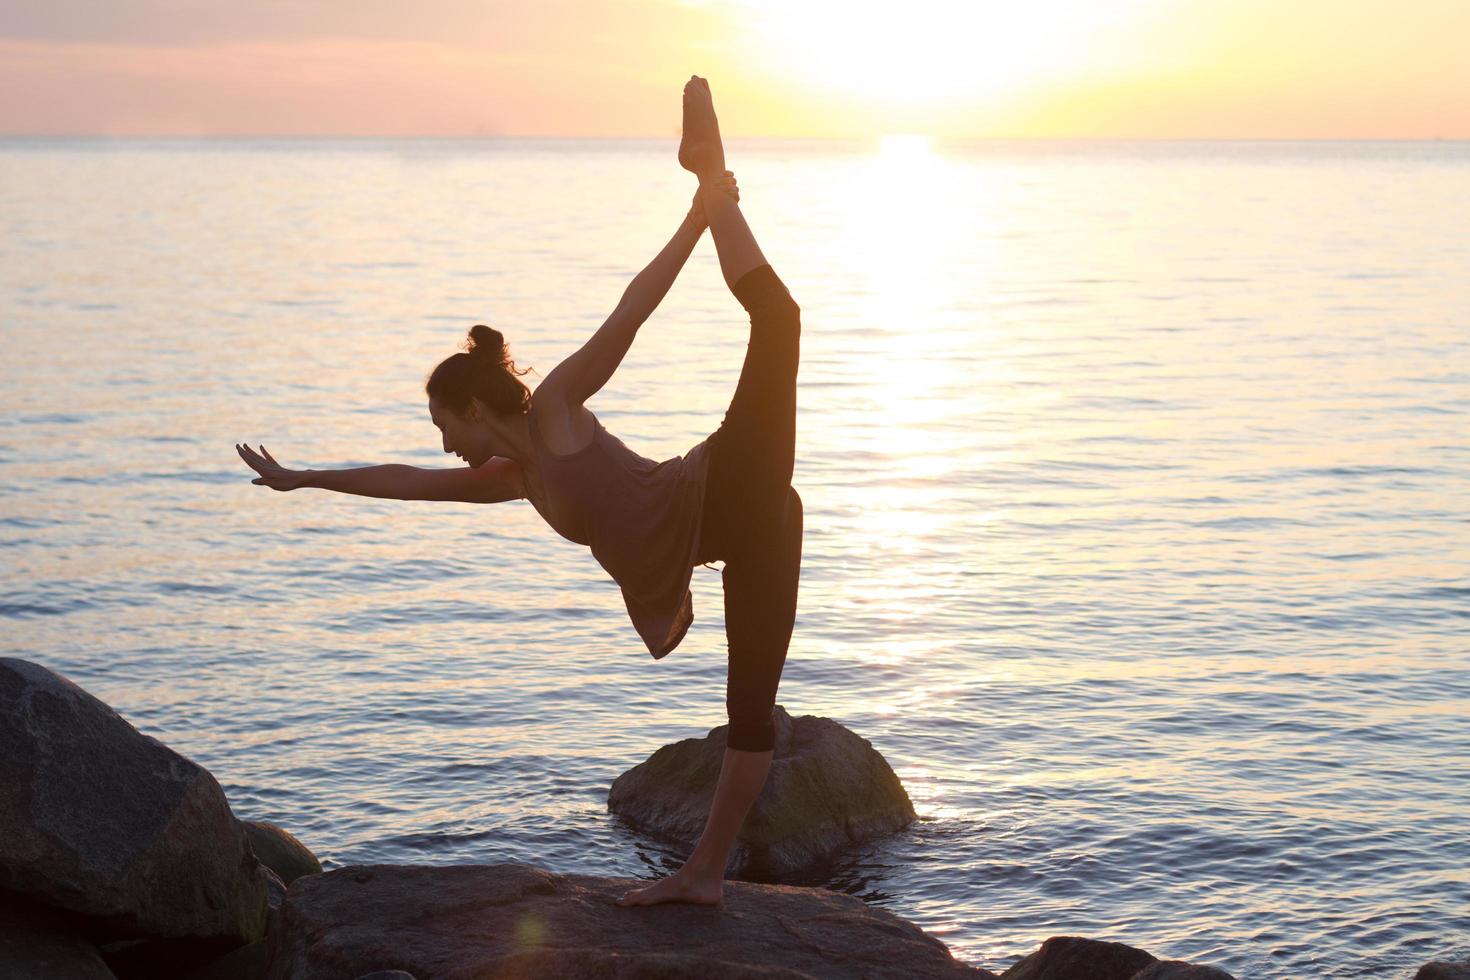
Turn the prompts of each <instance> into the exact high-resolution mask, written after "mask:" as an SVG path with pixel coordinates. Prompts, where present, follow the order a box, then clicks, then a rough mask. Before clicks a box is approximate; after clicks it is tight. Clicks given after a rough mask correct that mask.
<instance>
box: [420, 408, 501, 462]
mask: <svg viewBox="0 0 1470 980" xmlns="http://www.w3.org/2000/svg"><path fill="white" fill-rule="evenodd" d="M465 415H466V416H467V417H465V418H461V417H460V416H458V415H455V414H454V413H453V412H451V411H450V410H449V409H447V408H445V407H444V406H443V405H440V404H439V403H438V402H437V401H435V400H434V399H433V398H430V399H429V418H431V419H433V421H434V424H435V425H436V426H438V427H439V432H440V433H441V434H442V435H443V436H444V451H445V452H446V453H454V455H456V456H458V457H459V458H460V459H462V460H464V461H465V462H466V463H469V464H470V465H471V466H479V465H480V464H481V463H483V462H485V460H487V459H489V458H490V457H491V456H493V455H494V452H493V451H492V449H491V446H490V441H491V439H492V438H493V434H492V433H491V432H490V430H489V428H488V427H486V426H485V425H484V424H482V423H481V421H480V408H479V406H478V405H476V404H475V402H474V401H471V402H470V404H469V407H468V408H466V409H465Z"/></svg>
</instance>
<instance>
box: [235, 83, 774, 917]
mask: <svg viewBox="0 0 1470 980" xmlns="http://www.w3.org/2000/svg"><path fill="white" fill-rule="evenodd" d="M679 162H680V164H681V165H682V166H683V167H684V168H685V169H687V170H690V171H692V172H693V173H694V174H695V175H696V176H697V177H698V178H699V187H700V189H699V191H698V192H696V194H695V206H694V207H693V208H691V210H690V213H689V214H688V215H687V216H686V217H685V219H684V221H683V223H682V224H681V225H680V226H679V230H678V231H677V232H675V233H674V237H673V238H672V239H671V240H670V241H669V243H668V245H666V246H665V247H664V249H663V251H662V252H660V253H659V255H658V257H657V258H655V259H654V260H653V262H651V263H650V264H649V265H648V267H647V268H645V269H644V270H643V271H642V272H641V273H639V274H638V276H637V277H635V278H634V280H633V282H632V284H631V285H629V286H628V288H627V290H626V292H625V293H624V294H623V298H622V300H621V302H620V303H619V304H618V307H617V309H615V310H614V311H613V313H612V315H611V316H609V317H608V319H607V321H606V322H605V323H603V325H602V326H601V327H600V328H599V329H598V331H597V332H596V334H594V335H593V337H592V339H591V340H589V341H588V342H587V343H586V344H585V345H584V346H583V347H582V348H581V349H580V350H578V351H577V352H576V353H574V354H572V355H571V356H570V357H568V358H567V359H566V360H564V361H562V362H561V363H560V364H558V365H557V367H556V368H555V370H553V371H552V372H551V373H550V374H548V375H547V376H546V379H545V380H544V381H543V382H542V383H541V384H540V385H539V386H537V388H536V392H535V395H534V397H533V396H532V394H531V392H530V391H529V390H528V389H527V388H526V386H525V385H524V384H523V383H522V382H521V381H520V378H519V375H521V374H524V373H525V372H524V371H523V370H519V369H517V368H516V367H515V364H514V362H513V361H512V360H511V359H510V357H509V354H508V352H507V351H506V349H505V344H504V339H503V338H502V337H501V335H500V333H499V332H498V331H495V330H492V329H490V328H489V327H486V326H476V327H474V328H473V329H472V330H471V331H470V340H471V349H470V350H469V352H468V353H462V354H454V355H452V356H450V357H448V358H446V359H445V360H444V362H443V363H441V364H440V365H439V366H438V367H437V368H436V369H435V370H434V372H433V373H432V374H431V375H430V377H429V380H428V384H427V385H426V389H427V393H428V395H429V415H430V417H431V418H432V419H433V421H434V424H435V425H437V426H438V427H439V429H440V430H441V431H442V433H443V437H444V451H445V452H452V453H454V454H455V455H457V456H459V457H460V458H461V459H463V460H464V461H465V462H467V463H468V464H469V468H468V469H457V470H431V469H421V468H418V467H412V466H404V465H399V464H389V465H386V466H369V467H363V468H359V469H349V470H308V471H292V470H287V469H285V468H283V467H281V466H280V465H279V464H278V463H276V461H275V459H274V458H273V457H272V456H271V455H270V454H269V453H268V452H266V450H265V447H264V446H262V447H261V449H260V453H259V454H257V453H255V452H254V451H252V450H251V449H250V448H249V447H245V446H236V449H237V450H238V451H239V453H240V455H241V456H242V457H243V458H244V460H245V462H246V463H248V464H249V465H250V466H251V467H252V468H253V469H254V470H255V471H256V472H257V473H258V474H259V477H258V478H257V479H255V480H254V481H252V482H254V483H257V484H261V485H264V486H268V487H272V488H273V489H276V490H291V489H295V488H296V487H302V486H310V487H321V488H324V489H328V490H338V491H341V492H344V493H355V494H364V495H367V496H373V497H393V498H399V499H407V500H458V501H471V502H475V503H494V502H497V501H504V500H518V499H521V498H525V499H527V500H529V501H530V502H531V504H532V505H533V506H534V507H535V508H536V510H537V511H538V512H539V513H540V514H541V516H542V517H543V518H545V520H546V522H547V523H548V524H550V525H551V526H552V528H553V529H554V530H556V531H557V532H558V533H559V534H561V535H563V536H564V537H566V538H568V539H570V540H572V541H575V542H577V543H579V544H584V545H588V546H589V547H590V548H591V549H592V553H593V555H594V556H595V557H596V558H597V560H598V561H599V562H600V563H601V564H602V566H603V567H604V568H605V569H606V570H607V571H608V573H609V574H610V575H611V576H612V577H613V579H614V580H615V581H616V582H617V583H618V584H619V585H620V586H621V587H622V590H623V598H624V600H625V602H626V605H627V607H628V615H629V617H630V618H631V619H632V621H633V624H634V626H635V627H636V628H637V630H638V632H639V634H640V636H642V638H643V640H644V643H645V644H646V645H647V647H648V650H649V652H650V653H651V654H652V655H653V656H654V658H655V659H657V658H660V657H663V656H665V655H666V654H668V653H669V651H671V650H673V649H674V648H675V647H676V646H678V644H679V642H680V641H681V640H682V639H683V637H684V634H685V631H686V630H687V629H688V627H689V624H690V622H691V621H692V619H693V610H692V603H691V599H690V592H689V579H690V575H691V573H692V571H693V568H694V566H695V565H698V564H702V563H705V562H709V561H714V560H723V561H724V562H725V567H724V570H723V572H722V577H723V580H724V591H725V629H726V635H727V639H728V645H729V673H728V681H727V688H726V708H727V711H728V714H729V721H730V727H729V732H728V737H727V740H726V749H725V756H724V762H723V765H722V766H721V769H720V777H719V783H718V785H717V786H716V789H715V795H714V799H713V801H712V802H711V806H710V813H709V817H708V819H707V821H706V823H705V829H704V832H703V834H702V835H701V836H700V839H699V843H698V844H697V845H696V846H695V848H694V852H693V853H692V854H691V855H690V857H689V860H688V861H687V862H686V863H685V864H684V866H683V867H682V868H680V869H679V871H677V872H676V873H675V874H673V875H671V876H669V877H667V878H664V879H661V880H659V881H657V882H655V883H653V884H652V885H651V886H649V887H647V888H643V889H639V890H635V891H631V892H629V893H627V894H626V895H624V896H623V897H622V900H621V902H620V904H623V905H652V904H655V903H658V902H670V901H674V902H694V903H698V904H705V905H714V904H717V903H718V902H719V901H720V897H721V894H722V881H723V878H724V873H725V865H726V863H727V861H728V860H729V855H730V850H731V847H732V846H733V844H734V842H735V837H736V835H737V833H738V831H739V829H740V825H741V824H742V823H743V822H744V820H745V815H746V813H747V811H748V810H749V809H750V806H751V804H752V803H753V802H754V801H755V798H756V796H757V795H758V794H759V793H760V790H761V787H762V785H764V783H765V780H766V774H767V772H768V770H769V769H770V764H771V755H772V750H773V748H774V743H775V734H774V728H773V725H772V721H771V710H772V708H773V706H774V704H775V699H776V687H777V685H778V684H779V682H780V679H781V669H782V666H783V665H784V664H785V662H786V651H787V646H788V644H789V643H790V639H791V628H792V625H793V623H794V622H795V618H796V591H797V580H798V577H799V573H800V566H801V538H802V506H801V498H800V496H798V495H797V493H796V491H795V490H794V489H793V488H792V486H791V475H792V467H793V463H794V458H795V446H796V372H797V362H798V359H799V353H800V351H799V346H800V345H799V340H800V333H801V320H800V311H799V309H798V308H797V305H796V303H795V302H793V301H792V299H791V296H790V294H789V293H787V291H786V288H785V286H784V285H782V283H781V280H780V279H779V278H778V277H777V276H776V273H775V272H774V271H773V270H772V269H771V267H770V265H769V264H768V263H767V262H766V260H765V257H764V256H763V255H762V254H761V251H760V248H759V246H757V245H756V242H755V238H754V236H753V235H752V234H751V232H750V228H749V227H748V226H747V225H746V223H745V218H744V217H743V216H742V215H741V213H740V207H739V195H738V191H737V190H736V188H735V186H734V181H733V177H732V175H731V174H730V173H729V172H728V171H726V170H725V169H724V167H725V160H724V150H723V147H722V145H721V141H720V134H719V125H718V123H717V121H716V118H715V112H714V104H713V102H712V100H711V97H710V91H709V84H708V83H707V82H706V81H705V80H704V79H702V78H699V77H698V76H695V77H693V78H691V79H690V81H689V83H688V84H687V85H685V87H684V136H683V139H682V141H681V143H680V147H679ZM706 225H707V226H708V227H709V229H710V232H711V233H712V234H713V236H714V240H715V248H716V250H717V251H718V253H719V258H720V269H721V272H722V273H723V275H724V278H725V282H726V284H727V285H729V287H730V289H731V291H732V292H733V293H734V294H735V297H736V299H738V300H739V301H740V303H741V305H742V306H743V307H745V309H746V310H747V311H748V312H749V314H750V329H751V334H750V342H749V345H748V346H747V349H746V356H745V364H744V366H743V368H742V369H741V373H740V380H739V382H738V384H737V385H736V388H735V395H734V397H733V399H732V400H731V403H730V408H729V411H728V412H726V414H725V418H724V421H723V422H721V424H720V427H719V429H718V430H717V431H715V432H714V433H713V434H712V435H711V436H709V438H707V439H705V440H704V441H703V442H701V443H700V444H699V445H697V446H695V447H694V448H693V449H692V450H690V452H689V453H688V454H686V455H685V456H683V457H676V458H674V459H671V460H666V461H664V462H662V463H654V462H653V461H651V460H648V459H645V458H643V457H641V456H638V455H637V454H636V453H634V452H632V451H631V450H630V449H628V448H627V447H626V446H625V445H623V443H622V442H620V441H619V440H618V439H617V438H615V437H614V436H612V435H611V434H610V433H609V432H608V431H607V430H606V429H604V428H603V427H602V425H601V423H600V422H599V421H598V419H597V417H596V416H595V415H593V414H592V412H590V411H588V410H587V408H586V407H585V403H586V402H587V400H588V399H589V398H591V397H592V396H593V395H594V394H596V393H597V392H598V391H599V390H600V389H601V388H602V387H603V385H604V384H606V383H607V381H608V379H609V378H611V377H612V374H613V372H614V371H615V370H616V369H617V367H618V365H619V363H621V362H622V359H623V355H624V354H626V353H627V351H628V348H629V346H631V344H632V343H633V338H634V337H635V335H636V334H637V332H638V327H639V326H640V325H641V324H642V323H643V321H644V320H645V319H647V318H648V316H649V315H650V314H651V313H652V312H653V310H654V308H655V307H657V306H658V304H659V301H660V300H662V299H663V297H664V295H665V294H666V293H667V292H668V290H669V287H670V286H671V285H672V284H673V281H674V278H675V277H676V276H677V275H678V273H679V270H680V269H681V268H683V265H684V262H685V261H686V260H687V259H688V258H689V254H690V252H692V251H693V249H694V245H695V243H696V242H697V241H698V240H699V237H700V235H701V234H703V231H704V227H705V226H706Z"/></svg>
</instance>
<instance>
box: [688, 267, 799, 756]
mask: <svg viewBox="0 0 1470 980" xmlns="http://www.w3.org/2000/svg"><path fill="white" fill-rule="evenodd" d="M733 291H734V293H735V298H736V299H738V300H739V301H740V305H741V306H743V307H745V310H746V312H748V313H749V314H750V342H749V344H748V345H747V346H746V351H745V365H744V367H742V368H741V370H740V381H739V383H738V384H737V385H736V386H735V396H734V398H732V399H731V401H730V409H729V411H727V412H726V413H725V419H724V421H723V422H721V423H720V427H719V429H717V430H716V431H715V433H714V434H713V435H712V436H710V439H709V451H710V460H709V471H708V477H707V482H706V484H705V491H704V518H703V530H702V531H701V533H700V539H699V559H698V560H699V561H700V562H701V563H704V562H708V561H714V560H717V559H719V560H723V561H724V562H725V568H724V571H723V572H722V573H721V577H722V579H723V583H724V590H725V635H726V638H727V640H728V644H729V674H728V679H727V681H726V687H725V708H726V710H727V711H728V713H729V717H730V728H729V734H728V736H727V739H726V743H725V744H726V746H727V747H728V748H732V749H738V750H741V751H745V752H765V751H768V750H770V749H772V748H773V747H774V746H775V741H776V734H775V727H774V725H773V724H772V721H771V710H772V708H773V707H774V706H775V703H776V687H777V685H778V684H779V683H780V682H781V668H782V667H783V666H784V665H785V663H786V649H787V647H788V646H789V645H790V643H791V628H792V626H793V625H794V624H795V622H796V589H797V581H798V579H799V578H800V574H801V535H802V518H803V513H802V506H801V497H800V496H799V495H798V494H797V492H796V490H795V489H794V488H793V487H792V486H791V474H792V469H793V466H794V464H795V460H796V368H797V362H798V361H799V360H800V356H801V315H800V314H801V311H800V309H799V308H798V307H797V305H796V302H795V301H794V300H792V298H791V294H790V293H788V292H787V291H786V286H785V285H784V284H783V283H782V282H781V280H780V278H778V277H777V275H776V273H775V270H773V269H772V268H771V267H770V266H769V265H762V266H760V267H759V268H757V269H753V270H751V271H750V272H748V273H746V274H745V275H744V276H742V277H741V278H740V281H739V282H737V283H736V284H735V286H734V290H733Z"/></svg>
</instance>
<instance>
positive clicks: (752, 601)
mask: <svg viewBox="0 0 1470 980" xmlns="http://www.w3.org/2000/svg"><path fill="white" fill-rule="evenodd" d="M787 492H788V494H789V497H788V498H787V499H788V504H787V506H786V508H785V515H784V519H783V520H782V522H781V524H780V525H779V533H777V534H769V533H768V534H766V535H763V536H762V539H761V540H757V541H754V542H752V543H751V546H750V547H748V548H744V549H741V550H740V551H739V552H736V553H733V554H732V555H731V556H730V557H728V558H727V559H726V560H725V571H724V575H723V578H724V583H725V629H726V632H727V633H728V635H729V640H730V653H729V661H730V664H729V680H728V683H727V687H726V694H725V705H726V709H727V710H728V712H729V716H730V726H729V729H728V734H727V736H726V738H727V741H726V748H725V757H724V760H723V763H722V764H721V766H720V778H719V782H718V783H717V784H716V786H715V795H714V799H713V800H712V801H711V802H710V813H709V818H708V819H707V820H706V822H705V826H704V832H703V833H702V834H701V835H700V838H699V842H698V843H697V844H696V845H695V846H694V852H693V853H692V854H690V855H689V859H688V860H687V861H686V862H685V863H684V866H683V867H682V868H680V869H679V870H678V871H677V872H676V873H674V874H673V875H671V876H669V877H667V878H664V879H662V880H660V881H658V882H655V883H654V884H653V885H651V886H649V887H648V888H644V889H641V890H639V891H634V892H629V893H628V894H626V895H624V896H623V899H622V901H621V902H620V904H622V905H654V904H657V903H659V902H693V903H696V904H701V905H714V904H717V903H718V902H719V901H720V898H721V897H722V895H723V892H724V878H725V869H726V867H727V866H728V864H729V861H730V851H731V850H732V849H733V848H734V845H735V839H736V837H737V836H738V835H739V833H740V827H741V825H742V824H744V823H745V817H746V814H747V813H749V812H750V807H751V805H752V804H753V803H754V802H755V800H756V797H758V796H759V795H760V791H761V788H762V787H763V786H764V785H765V782H766V775H767V774H768V773H769V772H770V768H771V757H772V755H773V754H774V748H775V730H774V726H773V725H772V723H771V710H772V708H773V707H774V706H775V702H776V688H777V686H778V685H779V684H780V681H781V668H782V667H783V666H784V665H785V663H786V651H787V648H788V646H789V645H790V642H791V629H792V626H793V625H794V623H795V621H796V595H797V585H798V582H799V580H800V577H801V541H802V527H803V513H802V505H801V497H800V496H799V495H798V494H797V492H796V491H795V490H794V489H791V488H790V487H788V488H787Z"/></svg>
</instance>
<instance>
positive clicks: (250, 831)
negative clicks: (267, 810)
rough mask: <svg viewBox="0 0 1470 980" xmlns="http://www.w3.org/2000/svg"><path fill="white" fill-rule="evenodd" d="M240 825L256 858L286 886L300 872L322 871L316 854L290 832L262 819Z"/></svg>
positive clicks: (314, 873)
mask: <svg viewBox="0 0 1470 980" xmlns="http://www.w3.org/2000/svg"><path fill="white" fill-rule="evenodd" d="M240 826H241V827H242V828H243V829H244V831H245V839H246V840H248V841H249V842H250V849H251V850H252V851H254V852H255V856H256V858H257V859H258V860H259V861H260V863H261V864H263V865H265V866H266V867H267V868H270V869H271V870H272V871H274V872H275V873H276V874H277V875H279V876H280V878H281V880H282V881H284V882H285V883H286V884H287V885H289V884H291V882H293V881H295V880H296V879H297V878H300V877H301V876H302V875H319V874H321V873H322V863H321V862H320V861H318V860H317V857H316V855H315V854H313V853H311V849H310V848H308V847H307V846H306V845H305V844H303V843H301V841H299V840H297V839H296V837H295V835H293V834H292V833H291V832H290V831H288V830H285V829H283V828H281V827H277V826H276V825H275V824H273V823H266V822H265V821H263V820H241V821H240Z"/></svg>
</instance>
